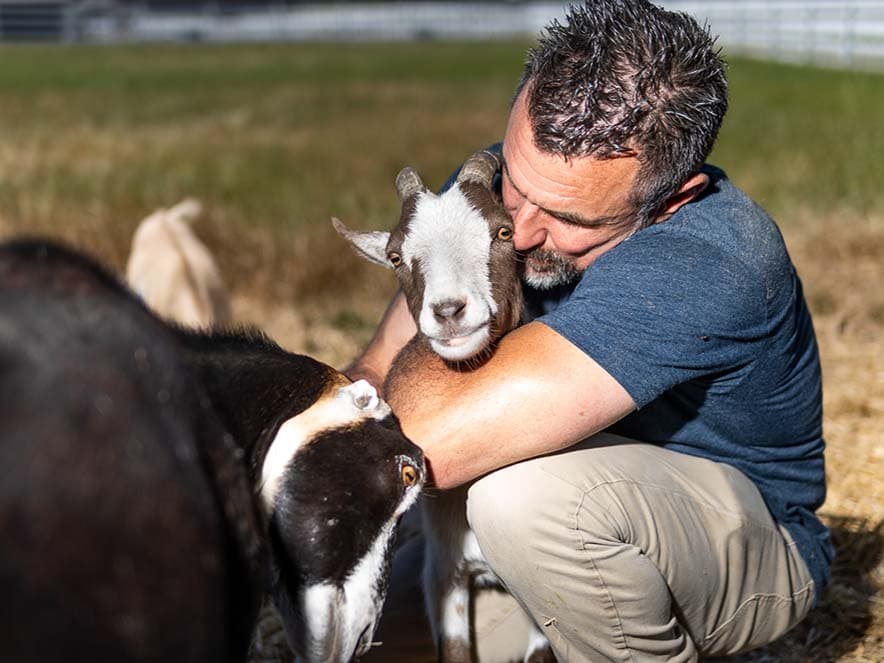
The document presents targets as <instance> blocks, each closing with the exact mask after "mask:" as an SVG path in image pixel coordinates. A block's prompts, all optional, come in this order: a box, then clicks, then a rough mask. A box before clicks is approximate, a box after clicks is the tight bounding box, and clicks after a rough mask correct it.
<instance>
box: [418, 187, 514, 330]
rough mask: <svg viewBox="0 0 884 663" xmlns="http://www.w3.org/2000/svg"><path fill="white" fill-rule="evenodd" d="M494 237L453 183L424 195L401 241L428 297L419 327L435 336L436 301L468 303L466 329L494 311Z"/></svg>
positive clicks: (481, 321)
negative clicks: (491, 263)
mask: <svg viewBox="0 0 884 663" xmlns="http://www.w3.org/2000/svg"><path fill="white" fill-rule="evenodd" d="M490 254H491V235H490V230H489V227H488V222H487V221H486V220H485V218H484V217H483V216H482V215H481V214H480V213H479V212H478V211H477V210H476V209H475V208H474V207H473V206H472V205H471V204H470V202H469V200H467V198H466V196H465V195H464V194H463V192H462V191H461V190H460V186H459V185H455V186H453V187H452V188H451V189H449V190H448V191H447V192H446V193H444V194H443V195H441V196H436V195H434V194H432V193H424V194H422V195H420V196H419V197H418V199H417V201H416V211H415V214H414V215H413V217H412V220H411V223H410V224H409V226H408V233H407V235H406V237H405V240H404V241H403V243H402V258H403V260H404V261H405V262H406V264H411V265H415V266H419V268H420V269H421V271H422V273H423V277H424V301H423V306H422V308H421V313H420V320H419V323H420V327H421V331H423V332H424V333H425V334H427V335H428V336H431V337H432V336H437V335H438V334H435V333H434V331H435V330H436V327H437V322H436V320H435V319H434V317H433V311H432V309H431V308H430V307H431V305H432V304H434V303H437V302H441V301H445V300H449V299H454V300H458V299H464V300H466V301H467V309H466V311H465V320H464V322H463V326H464V328H465V329H473V328H475V327H476V326H478V325H481V324H482V323H484V322H486V321H487V320H488V318H489V317H490V316H489V313H490V314H492V315H493V314H494V313H496V308H497V307H496V304H495V302H494V299H493V298H492V296H491V279H490V276H489V274H488V261H489V256H490Z"/></svg>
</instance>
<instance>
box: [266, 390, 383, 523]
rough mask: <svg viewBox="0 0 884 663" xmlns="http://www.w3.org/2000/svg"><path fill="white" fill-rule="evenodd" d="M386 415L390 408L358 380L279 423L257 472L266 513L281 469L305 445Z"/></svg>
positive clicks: (270, 505)
mask: <svg viewBox="0 0 884 663" xmlns="http://www.w3.org/2000/svg"><path fill="white" fill-rule="evenodd" d="M390 412H391V410H390V406H389V405H387V403H386V402H385V401H383V400H381V399H380V398H379V397H378V393H377V391H376V390H375V388H374V387H372V386H371V385H370V384H369V383H368V382H366V381H365V380H359V381H358V382H354V383H353V384H348V385H346V386H336V387H335V388H334V389H332V390H331V391H330V392H328V393H327V394H324V395H323V397H322V398H320V399H319V400H318V401H316V402H315V403H314V404H313V405H312V406H310V407H309V408H307V409H306V410H305V411H304V412H302V413H301V414H299V415H298V416H296V417H292V418H291V419H289V420H288V421H286V422H285V423H283V425H282V426H280V428H279V432H278V433H277V434H276V437H275V438H274V440H273V442H272V443H271V444H270V448H269V449H268V450H267V455H266V456H265V457H264V464H263V466H262V468H261V489H260V490H261V499H262V501H263V503H264V508H265V510H266V511H267V513H272V512H273V504H274V502H275V500H276V494H277V492H278V490H279V482H280V479H281V477H282V475H283V473H284V472H285V468H286V467H287V466H288V464H289V463H290V462H291V460H292V458H293V457H294V455H295V454H296V453H297V452H298V449H300V448H301V447H302V446H303V445H304V444H305V443H307V442H309V441H310V440H313V439H315V438H316V437H317V436H318V435H319V434H321V433H322V432H324V431H327V430H331V429H333V428H342V427H345V426H349V425H353V424H358V423H359V422H361V421H364V420H365V419H377V420H381V419H384V418H386V417H388V416H389V415H390Z"/></svg>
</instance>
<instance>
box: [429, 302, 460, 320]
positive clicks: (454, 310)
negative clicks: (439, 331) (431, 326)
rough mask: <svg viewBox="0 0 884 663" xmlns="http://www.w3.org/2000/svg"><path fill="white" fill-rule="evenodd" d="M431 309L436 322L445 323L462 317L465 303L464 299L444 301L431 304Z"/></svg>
mask: <svg viewBox="0 0 884 663" xmlns="http://www.w3.org/2000/svg"><path fill="white" fill-rule="evenodd" d="M431 308H432V309H433V316H434V317H435V318H436V320H438V321H439V322H445V321H448V320H457V319H458V318H461V317H463V314H464V311H465V310H466V308H467V302H466V300H465V299H444V300H442V301H441V302H436V303H435V304H433V305H432V306H431Z"/></svg>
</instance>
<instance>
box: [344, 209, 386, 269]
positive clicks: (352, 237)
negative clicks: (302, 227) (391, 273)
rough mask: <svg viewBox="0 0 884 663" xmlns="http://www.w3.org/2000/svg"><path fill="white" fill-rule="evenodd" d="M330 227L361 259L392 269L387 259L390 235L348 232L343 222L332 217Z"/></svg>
mask: <svg viewBox="0 0 884 663" xmlns="http://www.w3.org/2000/svg"><path fill="white" fill-rule="evenodd" d="M332 225H333V226H334V227H335V230H337V231H338V234H339V235H340V236H341V237H343V238H344V239H346V240H347V241H348V242H350V244H352V245H353V248H355V249H356V252H357V253H358V254H359V255H361V256H362V257H363V258H365V259H366V260H368V261H369V262H373V263H377V264H378V265H381V266H382V267H387V268H391V267H392V265H391V264H390V261H389V260H388V259H387V242H389V241H390V233H388V232H382V231H380V230H373V231H366V232H360V231H358V230H350V229H349V228H348V227H347V226H345V225H344V223H343V221H341V220H340V219H336V218H334V217H332Z"/></svg>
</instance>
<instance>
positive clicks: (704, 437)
mask: <svg viewBox="0 0 884 663" xmlns="http://www.w3.org/2000/svg"><path fill="white" fill-rule="evenodd" d="M704 172H706V173H707V174H708V175H709V176H710V186H709V187H708V188H707V189H706V191H705V192H704V194H703V195H702V197H701V198H699V199H698V200H695V201H693V202H691V203H689V204H687V205H685V206H683V207H682V208H681V209H679V210H678V211H677V212H676V213H675V214H674V215H673V216H672V217H671V218H670V219H668V220H667V221H665V222H663V223H659V224H656V225H654V226H651V227H649V228H645V229H644V230H641V231H639V232H638V233H636V234H635V235H633V236H632V237H630V238H629V239H627V240H625V241H623V242H621V243H620V244H619V245H617V246H616V247H614V248H613V249H611V250H610V251H608V252H607V253H605V254H604V255H602V256H600V257H599V258H598V259H597V260H596V261H595V262H594V263H593V264H592V265H591V266H590V267H589V268H588V269H587V270H586V271H585V272H584V274H583V275H582V277H581V279H580V280H579V281H578V282H577V283H576V285H572V286H570V287H567V288H560V289H558V290H556V291H552V292H541V291H535V290H529V291H528V295H529V296H528V299H529V302H531V304H532V307H534V308H535V311H536V313H537V317H536V320H538V321H539V322H541V323H543V324H545V325H547V326H549V327H550V328H552V329H553V330H555V331H556V332H557V333H559V334H560V335H562V336H563V337H565V338H566V339H568V340H569V341H570V342H572V343H573V344H574V345H576V346H577V347H579V348H580V349H581V350H583V351H584V352H586V354H587V355H589V356H590V357H592V358H593V360H595V361H596V362H598V363H599V364H600V365H601V366H602V367H603V368H604V369H605V370H606V371H607V372H608V373H610V374H611V375H612V376H613V377H614V378H615V379H616V380H617V382H619V383H620V384H621V385H622V386H623V388H624V389H626V391H627V392H629V394H630V395H631V396H632V398H633V400H634V401H635V403H636V405H637V406H638V410H637V411H635V412H633V413H632V414H630V415H629V416H627V417H625V418H624V419H622V420H621V421H619V422H617V423H616V424H615V425H614V426H612V427H611V429H610V430H611V432H614V433H617V434H620V435H624V436H626V437H629V438H632V439H635V440H640V441H643V442H652V443H656V444H660V445H662V446H664V447H666V448H667V449H672V450H674V451H680V452H683V453H687V454H691V455H694V456H701V457H703V458H709V459H712V460H714V461H719V462H724V463H729V464H730V465H733V466H735V467H737V468H738V469H740V470H741V471H742V472H743V473H744V474H746V475H747V476H748V477H749V478H750V479H752V481H753V482H754V483H755V484H756V486H757V487H758V489H759V491H760V492H761V494H762V496H763V497H764V499H765V501H766V503H767V506H768V509H769V510H770V512H771V514H772V515H773V516H774V518H775V519H776V520H777V521H778V522H780V523H782V524H783V525H785V526H786V528H787V529H788V530H789V532H790V533H791V534H792V536H793V538H794V539H795V541H796V544H797V546H798V549H799V550H800V552H801V554H802V556H803V558H804V560H805V561H806V563H807V566H808V568H809V570H810V572H811V574H812V576H813V578H814V580H815V582H816V588H817V596H819V590H821V589H822V588H823V587H824V586H825V585H826V583H827V582H828V579H829V566H830V562H831V559H832V557H833V548H832V544H831V540H830V537H829V532H828V530H827V529H826V528H825V527H824V526H823V524H822V523H821V522H820V521H819V519H818V518H817V517H816V515H815V513H814V512H815V511H816V509H817V508H818V507H819V506H820V505H821V504H822V503H823V500H824V499H825V495H826V487H825V471H824V462H823V449H824V446H825V444H824V442H823V438H822V387H821V375H820V364H819V355H818V352H817V345H816V339H815V337H814V332H813V325H812V323H811V319H810V314H809V312H808V310H807V305H806V303H805V301H804V296H803V294H802V289H801V281H800V280H799V278H798V275H797V274H796V272H795V268H794V266H793V265H792V261H791V260H790V258H789V254H788V253H787V251H786V247H785V244H784V243H783V238H782V236H781V235H780V232H779V230H778V229H777V227H776V225H775V224H774V222H773V221H772V220H771V218H770V217H769V216H768V215H767V214H766V213H765V212H764V210H763V209H761V207H759V206H758V205H756V204H755V203H754V202H752V200H750V199H749V198H748V196H746V194H744V193H743V192H742V191H740V190H739V189H737V188H736V187H735V186H734V185H733V184H731V182H730V181H729V180H728V179H727V177H726V176H725V174H724V173H723V172H722V171H721V170H719V169H717V168H713V167H706V168H705V169H704Z"/></svg>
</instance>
